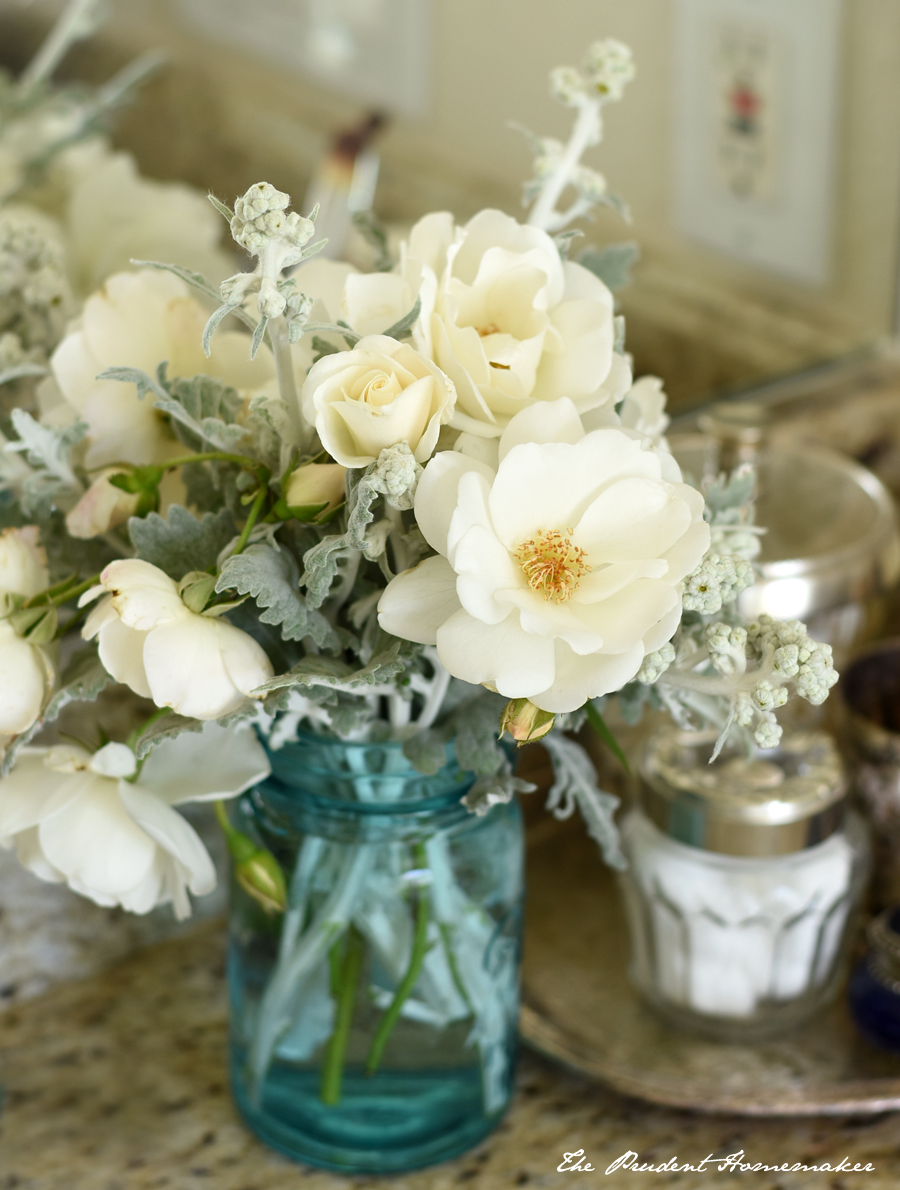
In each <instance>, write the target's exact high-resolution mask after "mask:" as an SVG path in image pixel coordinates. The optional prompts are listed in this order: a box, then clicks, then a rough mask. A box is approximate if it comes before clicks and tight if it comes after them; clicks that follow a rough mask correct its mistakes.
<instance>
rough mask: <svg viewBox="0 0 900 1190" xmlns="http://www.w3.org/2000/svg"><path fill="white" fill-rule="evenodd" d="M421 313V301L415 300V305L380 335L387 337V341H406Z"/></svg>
mask: <svg viewBox="0 0 900 1190" xmlns="http://www.w3.org/2000/svg"><path fill="white" fill-rule="evenodd" d="M421 313H422V299H421V297H417V298H416V304H415V305H414V306H413V308H412V309H411V310H410V311H409V312H408V313H406V314H404V315H403V317H402V318H401V319H400V321H399V322H395V323H394V325H393V326H389V327H388V329H387V330H386V331H383V332H382V333H383V334H385V335H387V337H388V338H389V339H406V338H408V336H409V335H410V334H411V333H412V328H413V327H414V326H415V325H416V320H417V319H418V317H419V315H420V314H421Z"/></svg>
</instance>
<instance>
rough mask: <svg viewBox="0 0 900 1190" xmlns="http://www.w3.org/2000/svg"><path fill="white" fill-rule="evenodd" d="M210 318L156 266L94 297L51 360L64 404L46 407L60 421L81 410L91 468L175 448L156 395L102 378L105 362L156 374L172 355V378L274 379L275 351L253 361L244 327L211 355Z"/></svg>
mask: <svg viewBox="0 0 900 1190" xmlns="http://www.w3.org/2000/svg"><path fill="white" fill-rule="evenodd" d="M207 317H208V316H207V313H206V311H205V310H204V309H203V307H202V306H201V305H200V303H199V302H197V301H196V300H195V299H194V298H193V297H192V296H191V294H190V292H189V290H188V287H187V285H186V284H185V283H184V282H183V281H181V280H179V278H178V277H175V276H173V275H172V274H171V273H163V272H159V271H158V270H156V269H140V270H138V271H136V272H133V273H116V274H115V275H114V276H112V277H110V278H109V279H108V280H107V282H106V283H105V285H104V286H103V289H102V290H101V291H100V292H99V293H95V294H93V296H91V297H89V298H88V300H87V301H86V302H85V304H84V311H83V313H82V316H81V318H80V320H79V322H78V324H77V325H76V327H75V328H74V329H73V330H72V331H71V332H70V333H69V334H68V335H67V336H66V337H65V339H63V341H62V342H61V343H60V345H59V347H57V349H56V351H55V352H54V353H53V357H52V359H51V361H50V363H51V367H52V369H53V376H54V379H55V381H56V385H57V386H58V388H59V390H60V392H61V394H62V397H63V398H64V401H65V405H64V407H63V408H62V409H61V410H60V409H52V408H47V413H48V415H49V416H51V417H52V418H53V419H54V420H56V419H57V418H67V419H68V420H69V421H71V420H72V415H73V413H77V414H78V416H79V417H80V418H81V419H82V420H83V421H85V422H87V425H88V450H87V455H86V458H85V463H86V466H88V467H103V466H107V465H109V464H112V463H118V462H127V463H134V464H136V465H138V466H144V465H146V464H148V463H156V462H163V461H164V460H165V459H166V458H167V457H170V456H171V454H172V451H173V448H174V446H175V439H174V436H173V435H172V433H171V431H170V430H169V428H168V426H167V424H166V422H165V420H164V419H163V418H162V417H160V415H159V412H158V410H156V409H154V407H153V399H152V397H149V396H145V397H144V398H143V399H138V396H137V390H136V389H135V387H134V386H133V385H129V384H122V383H120V382H119V381H116V380H97V379H96V377H97V375H98V373H100V372H102V371H103V370H104V369H105V368H109V367H113V366H123V367H129V368H140V369H142V370H143V371H144V372H147V373H148V374H149V375H150V376H153V375H155V373H156V369H157V366H158V365H159V364H160V363H162V361H163V360H167V361H168V364H169V368H168V374H169V376H173V377H174V376H187V377H190V376H196V375H198V374H199V373H203V374H205V375H207V376H215V377H216V378H217V379H219V380H223V381H224V382H225V383H226V384H230V385H231V386H232V387H234V388H236V389H238V390H244V391H254V390H257V389H261V388H263V387H265V386H266V385H267V384H268V383H269V381H271V380H272V378H273V377H274V374H275V369H274V365H273V363H272V358H271V354H270V353H269V351H268V350H267V349H266V348H265V347H262V348H260V352H259V355H257V357H256V360H254V361H251V360H250V358H249V356H250V339H249V336H248V335H245V334H242V333H241V332H238V331H227V332H220V333H219V334H217V335H216V337H215V338H214V340H213V349H212V355H211V357H210V358H209V359H207V358H206V356H205V355H204V354H203V348H202V346H201V336H202V334H203V327H204V325H205V323H206V320H207ZM66 406H68V408H66Z"/></svg>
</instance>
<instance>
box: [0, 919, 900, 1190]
mask: <svg viewBox="0 0 900 1190" xmlns="http://www.w3.org/2000/svg"><path fill="white" fill-rule="evenodd" d="M223 958H224V930H223V927H222V925H221V922H219V921H214V922H207V923H204V924H202V925H200V926H198V927H197V928H196V929H195V930H193V931H192V932H190V933H189V934H185V935H182V936H180V937H177V938H174V939H170V940H168V941H166V942H163V943H160V944H159V945H157V946H155V947H150V948H148V949H145V950H143V951H141V952H140V953H138V954H136V955H134V956H132V957H131V958H129V959H128V960H126V961H125V962H123V963H121V964H120V965H119V966H117V967H114V968H112V969H110V970H107V971H105V972H103V973H101V974H98V975H94V976H93V977H91V978H89V979H85V980H82V981H79V982H77V983H69V984H67V985H64V986H62V987H59V988H57V989H55V990H53V991H51V992H48V993H46V994H45V995H43V996H38V997H36V998H34V999H31V1000H29V1001H26V1002H23V1003H21V1004H18V1005H14V1006H12V1007H11V1008H9V1009H8V1010H7V1011H6V1012H5V1013H3V1014H0V1083H2V1085H3V1087H4V1090H5V1097H4V1100H3V1105H2V1109H0V1190H163V1188H165V1190H206V1188H210V1190H294V1188H295V1187H296V1188H298V1190H299V1187H307V1188H308V1190H337V1188H339V1187H343V1188H349V1187H356V1188H357V1190H362V1188H363V1187H366V1186H379V1185H382V1186H383V1185H391V1186H394V1187H397V1188H398V1190H425V1188H426V1187H427V1188H428V1190H444V1188H445V1187H451V1186H461V1185H468V1186H471V1187H472V1188H473V1190H500V1188H501V1187H502V1188H504V1190H505V1188H506V1187H510V1186H535V1187H538V1186H548V1187H555V1186H567V1185H569V1184H570V1182H571V1179H570V1178H569V1177H568V1176H567V1174H566V1173H560V1172H557V1166H558V1165H559V1164H560V1162H561V1161H562V1159H563V1156H562V1155H563V1153H565V1152H572V1151H574V1150H577V1149H584V1150H585V1152H586V1155H587V1159H588V1160H590V1161H591V1163H592V1165H593V1167H594V1170H595V1171H603V1170H605V1169H606V1167H607V1166H608V1165H609V1164H610V1163H611V1162H613V1161H615V1160H616V1158H618V1157H620V1156H621V1155H622V1154H624V1153H625V1152H627V1151H629V1150H631V1151H634V1152H637V1153H638V1154H639V1155H640V1159H641V1160H642V1161H646V1162H651V1163H654V1164H658V1163H660V1162H666V1161H668V1160H669V1159H670V1158H671V1157H677V1158H678V1160H679V1162H688V1163H692V1164H696V1163H698V1162H700V1161H702V1160H703V1158H705V1157H706V1156H707V1154H708V1153H711V1152H712V1153H715V1154H716V1155H717V1156H725V1155H727V1154H731V1153H735V1152H737V1151H739V1150H741V1149H743V1150H744V1152H745V1154H746V1158H747V1159H749V1160H751V1161H754V1162H764V1163H768V1164H771V1165H780V1164H782V1163H783V1162H789V1163H794V1162H803V1163H806V1164H814V1163H823V1162H829V1163H831V1164H837V1163H838V1162H840V1161H841V1160H842V1159H843V1158H844V1157H849V1159H850V1163H851V1164H852V1163H854V1162H856V1163H858V1164H859V1165H861V1166H864V1165H865V1164H866V1163H871V1164H872V1165H873V1166H874V1172H868V1173H856V1174H854V1173H849V1174H848V1173H839V1174H835V1173H830V1172H821V1171H820V1172H808V1173H793V1174H788V1175H777V1174H766V1173H762V1172H758V1173H755V1174H751V1175H750V1177H748V1179H747V1181H746V1183H743V1182H742V1183H741V1184H746V1185H748V1186H752V1187H754V1188H755V1190H793V1188H795V1187H796V1188H803V1190H812V1188H822V1190H855V1188H856V1187H860V1188H862V1187H865V1190H889V1188H890V1190H894V1188H895V1187H896V1186H897V1185H898V1182H900V1116H898V1115H881V1116H876V1117H872V1118H868V1119H867V1118H863V1119H859V1118H856V1119H848V1120H843V1119H828V1120H815V1119H814V1120H784V1119H781V1120H779V1119H773V1120H759V1119H757V1120H746V1119H737V1118H734V1117H714V1116H700V1115H690V1114H688V1113H686V1112H678V1111H673V1110H669V1109H662V1108H656V1107H651V1106H648V1105H645V1104H641V1103H639V1102H637V1101H635V1100H632V1099H626V1098H623V1097H621V1096H619V1095H617V1094H615V1093H613V1092H611V1091H609V1090H607V1089H605V1088H603V1087H601V1086H598V1085H596V1084H593V1083H590V1082H588V1081H587V1080H585V1079H583V1078H580V1077H578V1076H577V1075H574V1074H571V1073H569V1072H567V1071H565V1070H563V1069H561V1068H559V1067H557V1066H555V1065H552V1064H551V1063H549V1062H547V1061H546V1060H544V1059H542V1058H540V1057H538V1056H537V1055H535V1054H532V1053H529V1052H527V1051H526V1052H525V1053H524V1054H523V1057H522V1061H521V1064H520V1069H519V1077H518V1091H517V1095H516V1099H515V1103H514V1105H513V1107H512V1110H511V1111H510V1113H509V1115H508V1117H507V1118H506V1120H505V1121H504V1122H503V1123H502V1124H501V1126H500V1128H499V1129H498V1130H497V1132H495V1133H494V1134H493V1136H491V1137H489V1138H488V1139H487V1140H486V1141H484V1142H483V1143H482V1144H481V1145H479V1146H478V1147H477V1148H476V1149H475V1150H473V1151H472V1152H471V1153H469V1154H467V1155H466V1156H464V1157H461V1158H459V1159H458V1160H457V1161H453V1162H449V1163H447V1164H445V1165H441V1166H438V1167H436V1168H433V1169H430V1170H423V1171H421V1172H418V1173H412V1174H406V1175H402V1176H396V1177H393V1178H385V1179H379V1178H349V1177H344V1176H340V1175H334V1174H330V1173H326V1172H323V1171H321V1170H312V1169H309V1168H306V1167H303V1166H298V1165H293V1164H291V1163H290V1162H288V1161H287V1160H285V1159H284V1158H282V1157H280V1156H279V1155H277V1154H275V1153H272V1152H270V1151H269V1150H267V1149H265V1148H264V1147H263V1146H262V1145H260V1144H258V1143H257V1142H256V1141H255V1140H254V1138H253V1137H252V1136H251V1135H250V1134H249V1133H248V1132H247V1131H246V1130H245V1129H244V1127H243V1125H242V1124H241V1123H240V1122H239V1120H238V1118H237V1116H236V1114H235V1111H234V1109H233V1107H232V1105H231V1102H230V1098H229V1093H228V1084H227V1074H226V1069H225V1043H226V996H225V976H224V962H223ZM598 1178H602V1179H603V1184H604V1185H607V1186H610V1187H613V1188H615V1190H619V1188H621V1187H625V1186H636V1185H643V1186H662V1185H665V1186H666V1187H668V1188H670V1190H695V1188H696V1190H699V1188H701V1187H717V1186H724V1185H726V1184H727V1185H731V1184H733V1175H732V1174H729V1173H727V1172H719V1171H718V1170H716V1169H715V1167H712V1168H710V1167H708V1168H707V1170H706V1171H704V1172H702V1173H690V1172H682V1173H671V1172H669V1173H656V1172H645V1173H644V1174H643V1177H641V1176H635V1175H634V1174H633V1173H632V1172H631V1171H624V1170H619V1171H617V1172H615V1173H613V1174H611V1175H610V1176H609V1177H604V1176H603V1174H602V1172H595V1173H593V1174H588V1177H587V1178H586V1179H585V1180H584V1181H576V1182H575V1185H590V1184H596V1182H597V1179H598Z"/></svg>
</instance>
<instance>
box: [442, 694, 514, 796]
mask: <svg viewBox="0 0 900 1190" xmlns="http://www.w3.org/2000/svg"><path fill="white" fill-rule="evenodd" d="M503 706H504V700H503V699H502V698H499V697H498V696H497V695H492V694H489V693H487V692H485V693H484V694H478V695H476V696H475V697H474V698H471V699H469V700H467V701H466V702H464V703H463V704H462V706H460V707H459V708H458V709H457V710H456V711H454V713H453V717H452V722H453V726H454V729H455V736H454V746H455V748H456V759H457V760H458V761H459V767H460V768H461V769H465V770H466V771H467V772H473V773H475V774H476V775H477V776H479V777H490V776H493V775H494V774H495V773H498V772H500V771H501V769H502V768H503V765H504V764H505V763H506V753H505V752H504V751H503V749H502V748H501V746H500V744H499V743H498V741H497V735H498V730H499V724H500V712H501V710H502V709H503Z"/></svg>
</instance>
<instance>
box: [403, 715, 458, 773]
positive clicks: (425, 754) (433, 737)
mask: <svg viewBox="0 0 900 1190" xmlns="http://www.w3.org/2000/svg"><path fill="white" fill-rule="evenodd" d="M447 742H448V737H447V733H446V732H444V731H439V730H436V729H435V728H433V727H429V728H427V729H426V730H425V731H419V732H416V734H415V735H414V736H410V738H409V739H408V740H407V741H406V743H405V744H404V745H403V755H404V756H405V757H406V759H407V760H408V761H409V763H410V764H411V765H412V766H413V768H414V769H416V770H417V771H418V772H420V773H424V774H425V776H427V777H432V776H434V774H435V773H436V772H438V771H439V770H440V769H442V768H443V767H444V765H445V764H446V763H447Z"/></svg>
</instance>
